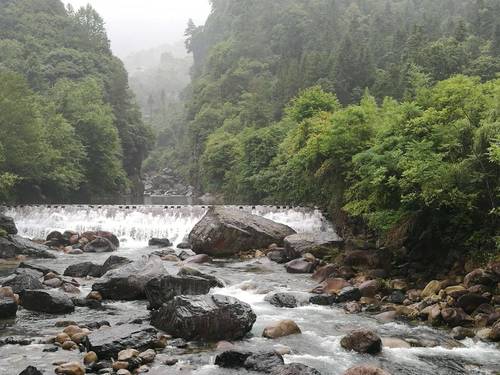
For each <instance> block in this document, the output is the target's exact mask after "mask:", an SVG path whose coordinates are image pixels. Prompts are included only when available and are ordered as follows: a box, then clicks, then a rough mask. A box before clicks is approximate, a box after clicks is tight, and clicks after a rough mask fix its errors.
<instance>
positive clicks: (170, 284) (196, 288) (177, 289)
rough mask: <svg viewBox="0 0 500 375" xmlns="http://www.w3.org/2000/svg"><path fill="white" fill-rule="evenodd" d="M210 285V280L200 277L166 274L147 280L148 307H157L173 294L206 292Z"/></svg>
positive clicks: (170, 298)
mask: <svg viewBox="0 0 500 375" xmlns="http://www.w3.org/2000/svg"><path fill="white" fill-rule="evenodd" d="M211 287H212V284H211V282H210V281H209V280H207V279H204V278H201V277H196V276H173V275H166V276H163V277H160V278H155V279H152V280H150V281H148V283H147V284H146V288H145V292H146V297H147V299H148V301H149V307H150V308H151V309H157V308H159V307H161V306H162V305H163V304H164V303H167V302H169V301H171V300H172V299H173V298H174V297H175V296H181V295H182V296H188V295H202V294H207V293H208V292H209V291H210V288H211Z"/></svg>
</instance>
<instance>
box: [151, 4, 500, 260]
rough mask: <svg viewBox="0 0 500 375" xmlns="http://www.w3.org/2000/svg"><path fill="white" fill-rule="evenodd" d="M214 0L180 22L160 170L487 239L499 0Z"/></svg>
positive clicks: (376, 228) (437, 233) (426, 239)
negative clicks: (183, 53) (181, 54)
mask: <svg viewBox="0 0 500 375" xmlns="http://www.w3.org/2000/svg"><path fill="white" fill-rule="evenodd" d="M212 6H213V10H212V13H211V15H210V17H209V18H208V21H207V22H206V24H205V25H204V26H195V25H194V24H193V23H190V24H189V26H188V28H187V31H186V37H187V40H186V46H187V48H188V50H189V51H190V52H192V53H193V56H194V67H193V69H192V79H193V80H192V83H191V85H190V86H189V87H188V89H187V90H186V92H185V95H186V98H187V99H186V108H185V113H184V118H183V121H184V123H185V126H183V127H179V128H178V130H177V134H175V138H176V139H181V140H182V141H181V142H179V143H177V144H176V145H173V146H169V147H166V148H163V149H160V150H157V151H156V152H155V160H154V162H156V163H157V166H158V167H159V168H162V167H164V166H165V165H168V166H170V167H172V168H175V169H176V170H180V171H182V172H183V174H184V176H185V178H186V179H187V180H188V181H189V182H190V183H192V184H193V185H194V186H196V187H197V188H198V189H199V190H201V191H203V192H211V193H215V194H221V195H223V196H224V199H225V201H226V202H234V203H253V204H255V203H258V202H261V203H266V202H267V203H271V202H274V203H279V204H284V203H287V204H295V203H296V204H315V205H319V206H321V207H325V208H329V209H330V210H331V212H338V211H339V210H343V212H347V213H349V214H350V217H351V218H353V219H355V220H357V219H359V220H361V221H362V222H364V223H365V224H366V225H367V226H368V228H369V230H371V231H373V232H374V233H377V234H379V235H385V238H386V239H387V240H388V241H389V240H392V241H394V242H397V241H398V239H400V237H401V233H402V232H405V233H411V232H413V233H417V236H418V242H419V243H420V244H423V245H424V246H425V244H432V246H431V247H433V248H435V249H437V248H439V247H442V248H447V249H453V250H457V251H459V252H460V251H463V250H467V249H476V248H481V249H483V250H485V252H489V251H493V250H495V249H498V242H499V239H500V237H499V236H500V233H499V232H498V231H499V228H500V224H499V220H498V219H499V217H498V216H499V214H500V212H499V210H498V203H499V196H500V190H499V178H500V160H499V152H500V151H499V150H500V144H499V142H500V117H499V116H500V80H499V79H498V78H496V77H497V75H498V73H499V72H500V2H498V1H496V0H443V1H434V0H419V1H415V0H371V1H368V0H356V1H351V0H315V1H301V0H278V1H272V2H269V1H264V0H255V1H246V0H214V1H212ZM186 161H189V162H186ZM149 162H150V163H151V160H150V161H149ZM410 237H411V236H410ZM483 253H484V252H481V254H483Z"/></svg>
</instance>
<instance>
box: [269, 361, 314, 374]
mask: <svg viewBox="0 0 500 375" xmlns="http://www.w3.org/2000/svg"><path fill="white" fill-rule="evenodd" d="M271 375H321V373H320V372H319V371H318V370H316V369H315V368H312V367H309V366H306V365H303V364H302V363H290V364H288V365H283V366H278V367H275V368H274V369H273V370H272V371H271Z"/></svg>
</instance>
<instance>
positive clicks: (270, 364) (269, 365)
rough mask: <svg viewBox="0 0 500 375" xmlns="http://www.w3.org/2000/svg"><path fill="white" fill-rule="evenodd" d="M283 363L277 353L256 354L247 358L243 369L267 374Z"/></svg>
mask: <svg viewBox="0 0 500 375" xmlns="http://www.w3.org/2000/svg"><path fill="white" fill-rule="evenodd" d="M284 363H285V361H284V360H283V357H282V356H281V354H279V353H277V352H266V353H256V354H252V355H251V356H249V357H248V358H247V359H246V360H245V363H244V364H243V367H245V368H246V369H247V370H249V371H256V372H266V373H269V372H271V371H272V370H273V368H275V367H277V366H282V365H283V364H284Z"/></svg>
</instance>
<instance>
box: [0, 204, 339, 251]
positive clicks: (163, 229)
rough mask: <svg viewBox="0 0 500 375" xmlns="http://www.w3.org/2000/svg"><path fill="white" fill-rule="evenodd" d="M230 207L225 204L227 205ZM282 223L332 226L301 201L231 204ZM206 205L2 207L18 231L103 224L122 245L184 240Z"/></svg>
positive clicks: (36, 233) (40, 233) (42, 232)
mask: <svg viewBox="0 0 500 375" xmlns="http://www.w3.org/2000/svg"><path fill="white" fill-rule="evenodd" d="M228 207H230V206H228ZM232 207H233V208H236V209H241V210H245V211H248V212H252V213H253V214H256V215H260V216H263V217H266V218H268V219H271V220H274V221H276V222H279V223H282V224H286V225H288V226H290V227H292V228H293V229H295V230H296V231H297V232H315V231H333V228H332V226H331V224H330V223H329V222H328V221H327V220H326V219H325V217H324V216H323V214H322V213H321V211H319V210H316V209H309V208H301V207H294V208H291V207H283V206H282V207H277V206H232ZM206 211H207V206H77V205H66V206H17V207H9V208H7V209H6V212H5V214H6V215H8V216H11V217H13V218H14V220H15V222H16V225H17V228H18V230H19V234H20V235H21V236H25V237H29V238H34V239H44V238H45V237H46V236H47V234H48V233H50V232H51V231H53V230H58V231H65V230H74V231H77V232H85V231H89V230H106V231H110V232H113V233H115V234H116V235H117V236H118V237H119V238H120V240H121V241H122V246H144V245H146V244H147V241H148V240H149V239H150V238H152V237H158V238H169V239H170V240H171V241H172V242H173V243H174V244H178V243H179V242H181V241H183V239H184V238H185V237H186V236H187V234H188V233H189V232H190V231H191V229H192V228H193V226H194V225H195V224H196V223H197V222H198V221H199V220H200V219H201V218H202V217H203V215H204V214H205V212H206Z"/></svg>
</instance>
